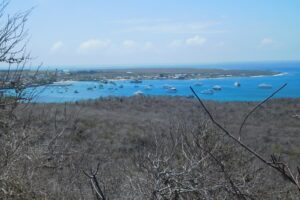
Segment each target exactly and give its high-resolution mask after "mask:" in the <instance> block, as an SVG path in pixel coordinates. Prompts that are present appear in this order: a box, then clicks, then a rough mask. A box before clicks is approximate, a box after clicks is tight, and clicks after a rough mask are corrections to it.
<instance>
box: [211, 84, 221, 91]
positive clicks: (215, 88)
mask: <svg viewBox="0 0 300 200" xmlns="http://www.w3.org/2000/svg"><path fill="white" fill-rule="evenodd" d="M213 89H214V90H216V91H220V90H222V87H221V86H219V85H215V86H214V87H213Z"/></svg>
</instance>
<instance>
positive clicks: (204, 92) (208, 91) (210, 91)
mask: <svg viewBox="0 0 300 200" xmlns="http://www.w3.org/2000/svg"><path fill="white" fill-rule="evenodd" d="M200 93H201V94H207V95H212V94H214V91H213V90H211V89H208V90H203V91H201V92H200Z"/></svg>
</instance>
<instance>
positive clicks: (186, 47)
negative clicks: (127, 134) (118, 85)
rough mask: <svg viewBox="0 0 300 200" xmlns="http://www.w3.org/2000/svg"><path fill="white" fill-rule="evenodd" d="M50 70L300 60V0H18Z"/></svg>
mask: <svg viewBox="0 0 300 200" xmlns="http://www.w3.org/2000/svg"><path fill="white" fill-rule="evenodd" d="M32 6H35V9H34V11H33V13H32V15H31V16H30V19H29V21H28V26H27V27H28V28H29V32H30V36H31V39H30V42H29V48H30V49H31V51H32V55H33V56H35V57H37V59H35V60H36V62H43V63H44V65H55V66H57V65H59V66H61V65H98V64H99V65H110V64H117V65H122V64H123V65H130V64H134V65H136V64H183V63H217V62H232V61H233V62H239V61H266V60H273V61H274V60H300V39H299V35H300V13H299V10H300V1H299V0H284V1H283V0H26V1H24V0H12V1H11V4H10V7H9V11H10V12H13V11H17V10H25V9H28V8H30V7H32Z"/></svg>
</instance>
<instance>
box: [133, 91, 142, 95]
mask: <svg viewBox="0 0 300 200" xmlns="http://www.w3.org/2000/svg"><path fill="white" fill-rule="evenodd" d="M134 95H135V96H141V95H144V92H142V91H140V90H138V91H136V92H135V93H134Z"/></svg>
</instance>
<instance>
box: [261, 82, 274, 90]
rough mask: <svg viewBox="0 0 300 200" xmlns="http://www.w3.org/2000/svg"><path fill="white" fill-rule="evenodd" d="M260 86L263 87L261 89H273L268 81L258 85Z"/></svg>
mask: <svg viewBox="0 0 300 200" xmlns="http://www.w3.org/2000/svg"><path fill="white" fill-rule="evenodd" d="M258 87H259V88H261V89H271V88H272V85H270V84H266V83H261V84H259V85H258Z"/></svg>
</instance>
